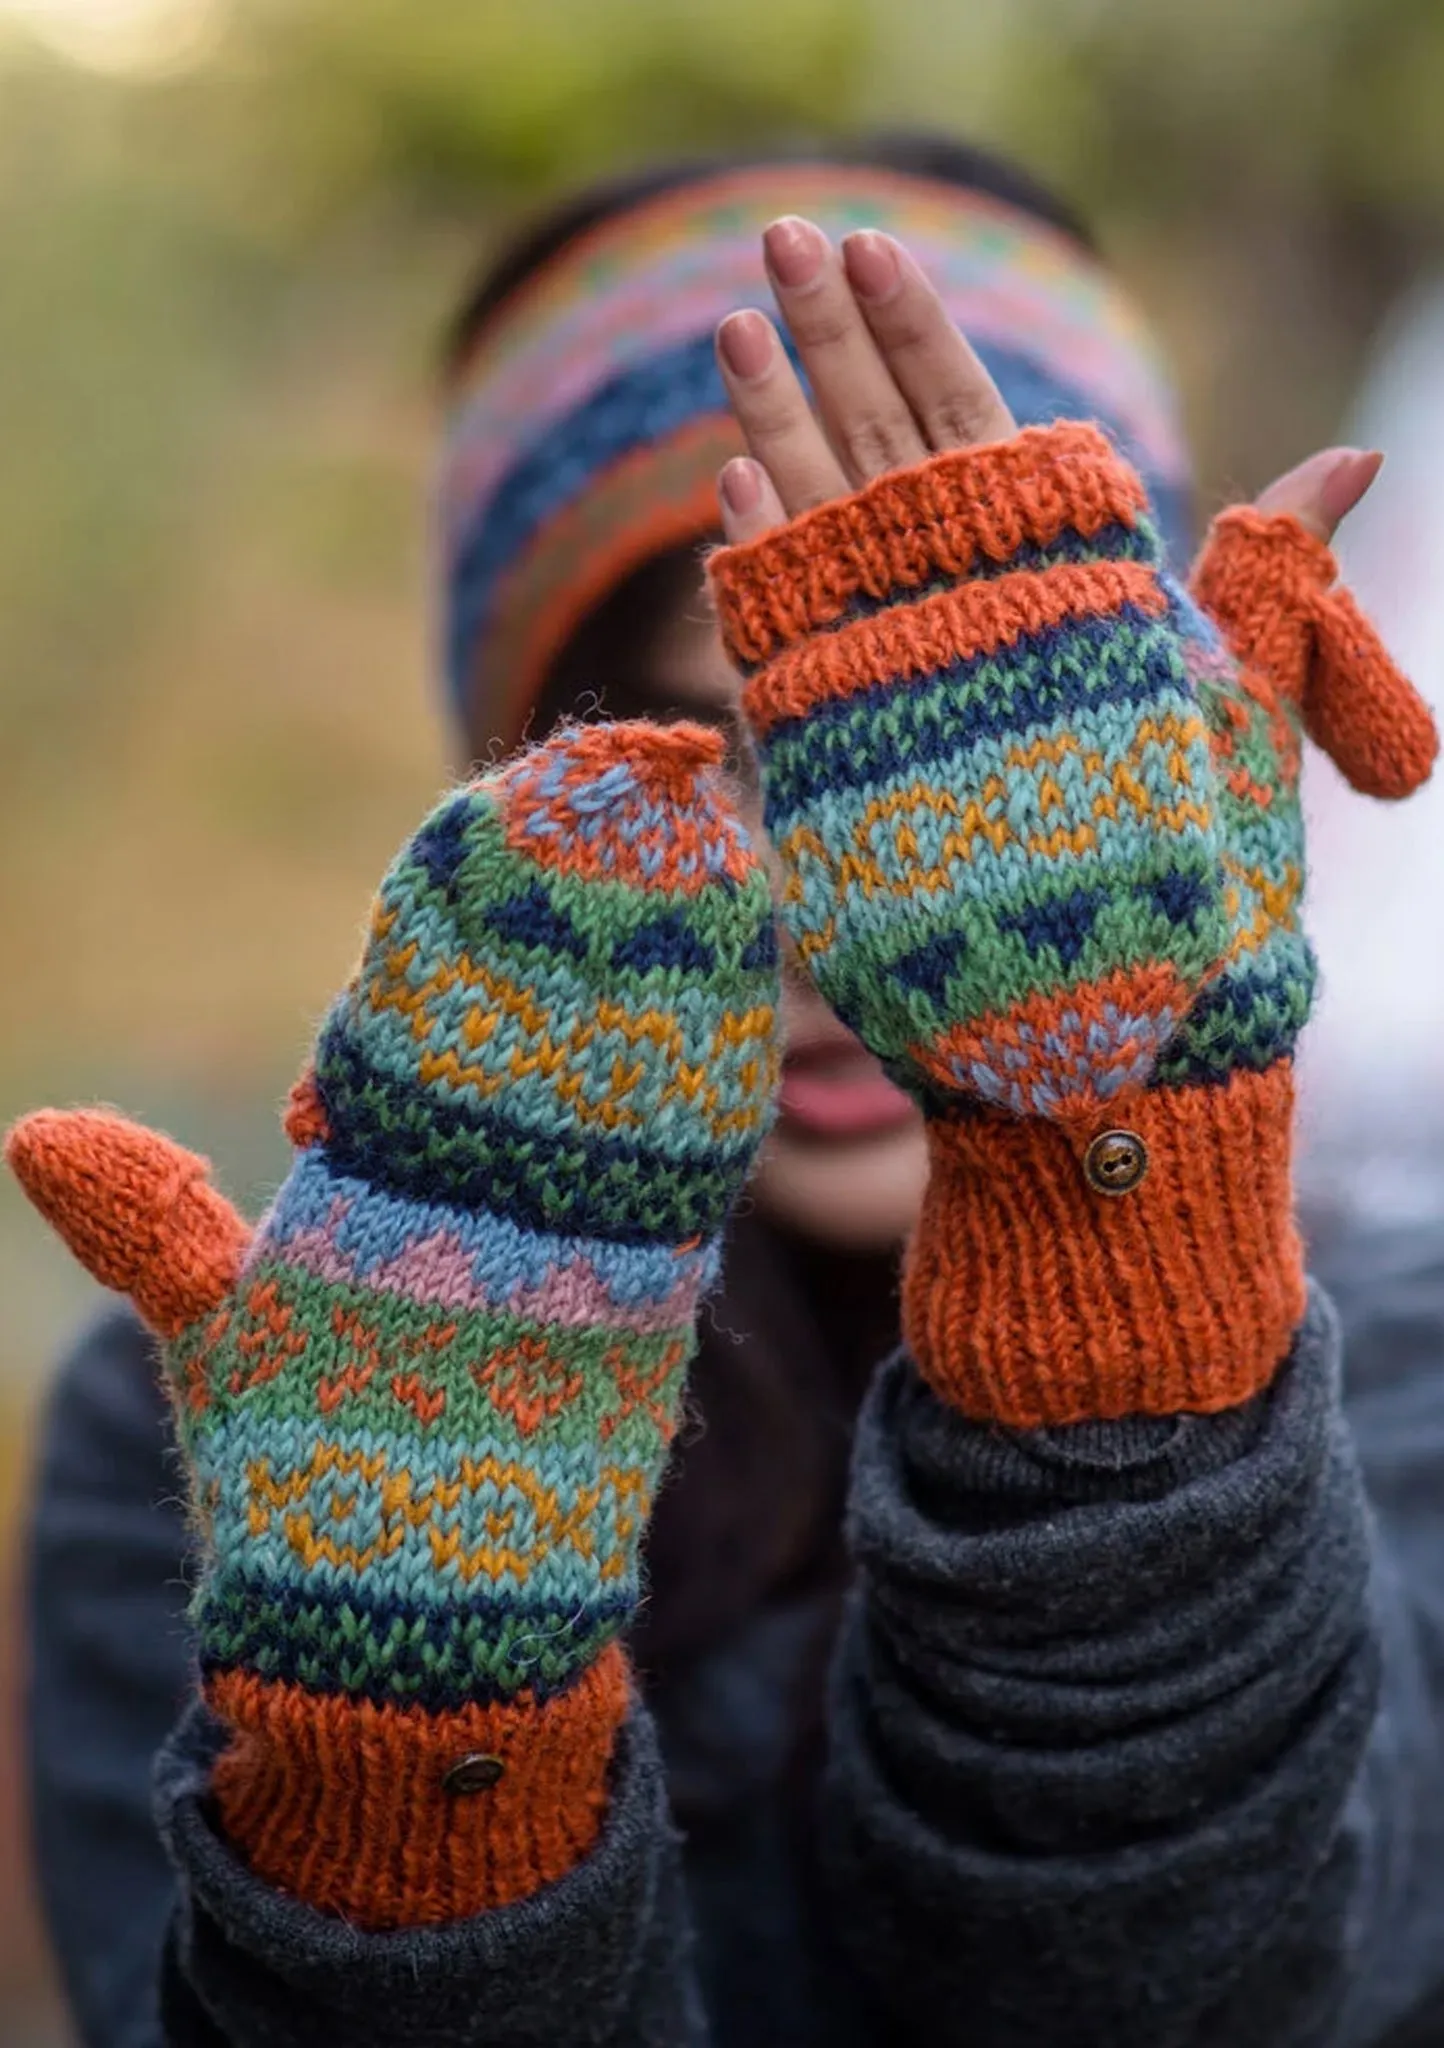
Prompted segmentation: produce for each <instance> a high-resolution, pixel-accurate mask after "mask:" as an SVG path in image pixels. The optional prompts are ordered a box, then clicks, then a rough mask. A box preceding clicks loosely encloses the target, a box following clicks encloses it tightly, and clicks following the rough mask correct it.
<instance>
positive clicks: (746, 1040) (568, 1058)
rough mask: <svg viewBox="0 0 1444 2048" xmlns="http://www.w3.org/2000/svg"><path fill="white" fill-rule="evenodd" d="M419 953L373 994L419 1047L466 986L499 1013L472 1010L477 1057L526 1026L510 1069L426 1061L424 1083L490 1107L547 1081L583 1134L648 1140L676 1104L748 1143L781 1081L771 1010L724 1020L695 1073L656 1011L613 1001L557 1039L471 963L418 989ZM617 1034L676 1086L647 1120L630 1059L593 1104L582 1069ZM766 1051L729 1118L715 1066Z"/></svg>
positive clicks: (526, 1005)
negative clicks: (616, 1133)
mask: <svg viewBox="0 0 1444 2048" xmlns="http://www.w3.org/2000/svg"><path fill="white" fill-rule="evenodd" d="M394 917H395V913H394V912H393V913H389V914H382V915H381V916H378V918H377V920H376V932H377V936H378V937H380V938H383V939H384V937H385V936H386V932H387V930H389V928H390V925H391V923H392V922H394ZM417 950H418V949H417V945H416V943H415V942H414V941H413V942H412V943H411V944H410V945H407V946H403V947H399V948H397V949H395V950H393V951H392V952H389V953H387V954H385V955H384V956H383V961H382V965H381V967H380V969H379V970H378V972H377V973H375V974H374V975H373V976H372V978H371V980H370V981H369V983H368V984H367V986H366V988H365V991H364V993H365V996H366V999H367V1001H368V1002H369V1003H370V1006H371V1008H372V1009H373V1010H375V1011H382V1010H396V1011H398V1012H399V1013H400V1014H401V1015H403V1016H406V1017H409V1018H410V1020H411V1030H412V1035H413V1037H414V1038H415V1039H416V1040H417V1041H418V1043H420V1042H422V1041H424V1040H425V1039H426V1038H427V1037H429V1036H430V1034H431V1032H432V1030H433V1028H434V1025H435V1019H434V1018H433V1017H432V1015H431V1013H430V1011H429V1010H428V1009H427V1007H426V1005H427V1003H428V1001H429V1000H430V999H432V998H433V997H436V996H442V995H446V994H448V993H449V992H450V991H451V990H452V989H453V988H455V987H456V986H458V984H459V985H460V986H461V987H463V988H476V989H480V990H481V992H482V994H483V995H484V996H485V997H486V999H487V1001H488V1003H490V1004H491V1006H492V1007H491V1008H490V1009H489V1010H482V1009H480V1008H476V1009H472V1010H469V1011H468V1012H467V1014H466V1016H465V1018H464V1019H463V1022H462V1036H463V1037H464V1039H465V1041H466V1045H467V1048H468V1050H469V1051H471V1052H473V1053H475V1052H480V1051H481V1049H482V1047H483V1046H485V1045H486V1044H487V1043H488V1042H489V1041H490V1039H491V1038H492V1037H493V1035H494V1034H495V1032H496V1029H497V1026H498V1024H499V1023H500V1022H501V1020H502V1019H503V1018H507V1019H511V1020H514V1021H515V1022H516V1023H518V1024H519V1025H520V1027H521V1029H522V1032H523V1033H524V1034H525V1036H526V1037H527V1038H528V1039H530V1040H531V1041H532V1044H531V1045H530V1046H526V1047H524V1046H515V1047H514V1048H513V1049H512V1051H511V1053H510V1055H509V1056H508V1058H507V1060H506V1062H505V1064H504V1065H503V1066H501V1067H494V1066H493V1067H487V1066H481V1065H478V1064H477V1063H476V1062H475V1061H468V1060H464V1059H462V1058H461V1057H460V1055H459V1054H458V1053H457V1052H456V1050H455V1049H454V1048H453V1047H451V1046H448V1047H447V1048H446V1049H445V1050H444V1051H443V1052H439V1053H438V1052H431V1051H423V1052H422V1053H421V1055H420V1059H419V1062H418V1070H419V1072H420V1075H421V1079H422V1081H423V1082H427V1083H429V1082H432V1081H442V1082H445V1083H446V1084H447V1085H448V1086H450V1087H452V1088H475V1089H476V1090H477V1092H478V1094H480V1095H481V1096H482V1097H483V1098H485V1097H489V1096H492V1095H495V1094H497V1093H498V1092H499V1091H500V1090H501V1089H503V1088H505V1087H507V1086H508V1085H509V1084H510V1083H512V1082H516V1081H521V1080H525V1079H527V1078H528V1077H529V1076H531V1075H534V1074H537V1075H540V1076H542V1078H543V1079H545V1080H548V1081H550V1082H551V1084H552V1087H553V1089H554V1090H555V1091H556V1095H557V1099H558V1101H559V1102H560V1103H562V1104H563V1106H564V1107H565V1108H566V1110H567V1112H568V1114H569V1115H571V1116H572V1117H574V1118H575V1120H576V1121H577V1122H578V1123H579V1124H582V1125H595V1124H600V1125H602V1126H604V1128H606V1129H607V1130H619V1129H620V1130H641V1129H642V1128H644V1126H645V1124H646V1122H647V1121H648V1117H649V1116H655V1115H656V1114H657V1113H658V1112H659V1111H660V1110H663V1109H666V1108H667V1107H668V1106H669V1105H670V1104H672V1103H674V1102H684V1103H686V1104H687V1105H688V1106H689V1107H690V1108H691V1109H693V1110H694V1111H695V1112H697V1113H699V1114H700V1115H701V1117H702V1118H703V1119H704V1120H705V1121H706V1125H707V1128H708V1130H709V1132H710V1133H711V1135H712V1136H713V1137H714V1138H717V1139H722V1138H730V1137H736V1136H739V1135H740V1136H745V1135H746V1134H747V1133H749V1132H751V1131H754V1130H756V1129H757V1128H758V1126H759V1124H760V1122H761V1120H762V1118H763V1115H764V1114H765V1109H766V1105H767V1103H768V1101H769V1100H770V1097H771V1093H772V1087H773V1084H774V1083H775V1081H776V1078H777V1073H776V1069H777V1062H778V1057H779V1054H778V1048H777V1044H776V1015H775V1012H774V1009H773V1007H772V1005H771V1004H770V1003H767V1004H758V1005H756V1006H754V1007H753V1008H752V1009H750V1010H744V1011H742V1012H740V1013H733V1014H730V1015H728V1016H725V1017H723V1018H722V1019H721V1020H720V1021H719V1023H718V1025H717V1027H716V1029H715V1030H714V1032H713V1034H712V1042H711V1045H710V1046H709V1048H708V1056H707V1059H706V1060H705V1061H702V1062H700V1063H691V1062H688V1061H686V1060H684V1059H683V1058H682V1047H683V1039H682V1033H681V1031H680V1029H679V1028H678V1025H677V1021H676V1019H675V1018H674V1017H672V1016H670V1015H669V1014H668V1013H667V1012H665V1011H662V1010H656V1009H646V1010H642V1011H639V1012H637V1013H635V1014H634V1013H633V1012H632V1011H630V1010H627V1009H624V1008H623V1006H622V1005H621V1004H620V1003H615V1002H611V1001H608V1000H607V999H605V998H603V999H602V1000H601V1001H599V1002H598V1004H597V1008H596V1014H595V1016H594V1017H592V1018H584V1019H582V1020H580V1021H579V1022H577V1023H576V1024H574V1025H572V1026H571V1027H570V1029H568V1030H567V1031H566V1032H565V1033H564V1034H562V1035H561V1036H558V1037H554V1036H553V1028H554V1026H555V1024H556V1016H555V1013H554V1012H553V1011H551V1010H549V1009H547V1008H546V1006H545V1005H544V1004H542V1003H539V1002H538V1001H537V1000H536V998H535V997H534V996H532V995H531V994H529V993H528V991H527V990H525V989H522V988H518V987H517V986H516V984H515V983H514V982H512V981H509V980H508V979H507V977H506V976H505V975H502V974H498V973H497V972H496V971H495V970H494V969H492V968H489V967H487V966H485V965H482V964H480V963H478V962H475V961H472V960H470V959H469V958H468V957H467V956H466V955H465V954H462V955H460V956H458V958H457V959H456V960H454V961H442V962H440V963H439V964H438V966H437V967H436V969H435V970H434V972H433V973H431V974H430V975H429V976H428V977H427V979H426V980H425V981H424V982H422V983H421V984H420V986H419V987H416V988H413V987H412V986H411V985H410V984H409V983H408V981H407V980H406V974H407V970H408V969H409V968H410V967H411V966H412V965H413V963H414V961H415V959H416V956H417ZM613 1032H615V1033H616V1034H617V1035H618V1036H619V1037H621V1038H622V1039H624V1040H625V1041H626V1043H627V1044H628V1045H638V1044H644V1043H645V1044H651V1045H653V1046H655V1047H656V1048H657V1050H658V1051H659V1052H660V1053H661V1054H662V1055H663V1057H664V1059H665V1060H666V1061H667V1063H668V1065H669V1068H670V1071H669V1074H668V1078H667V1084H666V1086H665V1087H664V1088H663V1089H662V1091H661V1093H660V1095H659V1096H658V1098H657V1102H656V1105H655V1107H654V1108H653V1109H652V1110H651V1111H649V1112H648V1115H647V1116H644V1115H642V1114H641V1113H640V1112H639V1111H637V1110H635V1109H633V1108H631V1107H629V1106H628V1104H627V1102H626V1101H625V1099H624V1098H625V1097H626V1096H627V1095H629V1094H630V1093H631V1092H632V1090H633V1089H634V1088H635V1087H636V1086H637V1085H638V1083H639V1082H640V1080H641V1078H642V1075H643V1073H644V1071H645V1065H644V1063H643V1062H642V1061H640V1060H639V1061H637V1062H635V1063H634V1064H628V1063H627V1062H626V1061H625V1060H623V1059H622V1058H620V1057H619V1058H617V1059H615V1060H614V1061H613V1062H612V1066H611V1070H610V1072H609V1074H608V1076H607V1093H606V1095H604V1096H603V1098H602V1099H601V1101H599V1102H591V1101H588V1100H587V1098H586V1096H585V1095H584V1094H583V1076H582V1075H581V1074H579V1073H578V1072H577V1071H576V1066H577V1061H578V1059H579V1058H580V1056H581V1055H582V1054H584V1053H585V1052H586V1051H587V1049H588V1048H589V1047H590V1046H591V1045H592V1043H593V1042H594V1040H596V1039H597V1038H599V1037H601V1036H603V1035H605V1034H610V1033H613ZM750 1044H756V1045H757V1046H758V1047H759V1048H760V1053H759V1057H757V1058H753V1059H751V1060H748V1061H745V1062H744V1063H743V1065H742V1067H741V1068H740V1069H739V1071H738V1074H737V1077H736V1081H735V1087H734V1090H732V1091H729V1093H731V1092H736V1091H740V1092H741V1094H742V1097H743V1101H742V1106H741V1107H740V1108H732V1109H726V1110H724V1109H723V1108H722V1106H721V1103H722V1091H721V1089H720V1088H719V1087H718V1086H717V1084H716V1082H715V1081H712V1080H711V1079H710V1078H709V1076H710V1073H711V1069H712V1064H713V1062H715V1061H718V1060H720V1059H721V1058H722V1057H723V1056H724V1055H725V1054H726V1053H727V1052H729V1051H731V1050H732V1049H734V1048H739V1047H745V1046H747V1045H750Z"/></svg>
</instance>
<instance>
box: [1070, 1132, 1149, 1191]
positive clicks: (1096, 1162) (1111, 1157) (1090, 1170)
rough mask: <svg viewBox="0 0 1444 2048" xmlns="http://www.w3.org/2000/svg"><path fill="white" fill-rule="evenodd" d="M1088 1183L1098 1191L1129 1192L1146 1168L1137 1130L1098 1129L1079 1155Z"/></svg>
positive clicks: (1136, 1184)
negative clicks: (1086, 1148)
mask: <svg viewBox="0 0 1444 2048" xmlns="http://www.w3.org/2000/svg"><path fill="white" fill-rule="evenodd" d="M1083 1171H1084V1173H1085V1175H1086V1176H1087V1179H1088V1185H1089V1187H1090V1188H1092V1189H1093V1191H1094V1193H1095V1194H1099V1195H1131V1194H1132V1193H1133V1190H1134V1189H1135V1188H1136V1187H1137V1186H1138V1184H1139V1182H1140V1181H1141V1180H1142V1179H1143V1176H1144V1175H1145V1174H1146V1173H1147V1171H1148V1147H1147V1146H1146V1145H1145V1144H1144V1142H1143V1140H1142V1138H1140V1137H1139V1135H1138V1133H1137V1131H1100V1132H1099V1133H1098V1136H1097V1137H1096V1138H1095V1139H1094V1140H1093V1143H1092V1144H1091V1145H1090V1146H1089V1147H1088V1150H1087V1151H1086V1152H1085V1153H1084V1155H1083Z"/></svg>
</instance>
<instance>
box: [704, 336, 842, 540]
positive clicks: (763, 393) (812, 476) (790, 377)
mask: <svg viewBox="0 0 1444 2048" xmlns="http://www.w3.org/2000/svg"><path fill="white" fill-rule="evenodd" d="M717 361H718V365H719V367H720V369H721V371H722V381H723V383H724V384H725V385H726V387H727V396H728V399H729V400H730V401H731V405H732V410H733V412H734V413H735V414H736V416H737V423H738V425H739V426H740V427H741V429H742V433H743V437H744V438H745V440H746V442H747V446H748V449H749V451H750V453H751V454H752V455H753V457H754V458H755V459H756V460H757V461H758V462H760V463H761V465H762V467H763V469H764V470H765V471H766V473H767V475H768V476H769V477H770V478H771V480H772V484H773V487H774V489H775V491H776V495H777V498H778V500H779V502H780V504H781V506H782V509H783V513H784V516H785V517H786V518H789V519H791V518H795V517H796V515H797V514H798V513H799V512H805V511H807V509H808V507H809V506H812V505H824V504H826V503H827V501H828V499H829V498H840V497H842V496H843V495H844V494H845V493H846V491H847V489H848V481H847V477H846V476H845V475H844V473H843V469H842V465H841V464H840V463H839V462H838V460H837V457H836V456H835V455H834V454H833V452H832V450H831V449H830V448H829V447H828V445H827V438H826V436H825V435H824V433H823V431H822V428H821V427H820V426H819V425H818V423H817V421H816V420H815V419H814V418H813V414H812V408H811V407H810V406H809V405H808V403H807V398H806V395H805V393H804V392H803V389H802V386H801V384H800V383H799V382H798V380H797V372H796V371H795V370H794V369H793V367H792V365H791V363H790V362H789V361H788V360H787V357H786V355H785V353H784V352H783V348H782V344H781V343H780V342H779V340H778V339H777V333H776V330H775V329H774V327H773V325H772V322H771V321H770V320H769V319H767V318H766V316H765V315H764V314H762V313H751V312H748V313H729V314H728V316H727V318H726V319H725V320H724V321H723V322H722V325H721V326H720V327H719V328H718V330H717Z"/></svg>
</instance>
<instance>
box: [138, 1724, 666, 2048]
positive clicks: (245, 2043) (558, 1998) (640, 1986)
mask: <svg viewBox="0 0 1444 2048" xmlns="http://www.w3.org/2000/svg"><path fill="white" fill-rule="evenodd" d="M225 1740H226V1732H225V1730H224V1728H223V1727H222V1726H221V1724H220V1723H219V1722H217V1721H216V1720H215V1719H214V1718H213V1717H212V1716H211V1715H210V1714H209V1713H208V1712H207V1710H206V1709H205V1707H204V1706H203V1705H201V1704H200V1703H197V1704H196V1705H195V1706H194V1707H193V1708H192V1709H191V1710H190V1712H189V1713H188V1714H187V1715H186V1717H185V1718H184V1719H183V1720H182V1722H181V1724H180V1726H179V1727H178V1729H177V1730H176V1732H175V1734H174V1735H173V1736H172V1738H171V1740H170V1741H169V1743H168V1744H167V1746H166V1748H165V1749H164V1751H163V1752H162V1754H161V1758H160V1762H159V1767H158V1771H157V1780H156V1793H157V1811H158V1817H159V1821H160V1828H161V1834H162V1837H163V1839H164V1841H165V1844H166V1847H167V1849H168V1851H169V1853H170V1856H171V1859H172V1861H173V1863H174V1866H175V1869H176V1871H177V1874H178V1876H179V1880H180V1893H179V1904H178V1908H177V1911H176V1914H175V1918H174V1920H173V1923H172V1927H171V1932H170V1937H169V1940H168V1943H167V1948H166V1956H165V1962H164V1966H163V1972H162V1988H161V2009H162V2017H163V2023H164V2038H165V2041H166V2043H167V2048H222V2044H225V2048H249V2044H250V2043H252V2042H256V2043H259V2042H264V2043H265V2044H266V2048H315V2043H317V2042H319V2041H324V2042H326V2043H327V2044H328V2048H408V2044H412V2043H415V2044H422V2043H424V2044H425V2048H471V2044H476V2048H482V2044H485V2048H543V2044H545V2048H691V2044H693V2043H700V2042H702V2041H703V2040H704V2039H705V2037H706V2033H705V2025H704V2021H703V2018H702V2014H701V2007H700V2000H699V1996H698V1992H697V1989H696V1984H695V1980H694V1975H693V1969H692V1956H691V1946H692V1944H691V1933H690V1928H689V1925H688V1920H687V1913H686V1906H685V1899H684V1894H683V1887H682V1878H681V1871H680V1864H679V1859H678V1852H677V1844H676V1840H675V1837H674V1834H673V1831H672V1827H671V1823H670V1821H669V1818H668V1812H667V1803H666V1792H665V1785H664V1781H663V1776H662V1768H661V1763H660V1760H659V1757H658V1753H657V1747H656V1738H655V1734H654V1731H653V1727H652V1723H651V1720H650V1717H649V1716H648V1715H647V1714H646V1713H645V1711H643V1710H642V1709H640V1708H638V1709H636V1710H635V1711H634V1714H633V1717H632V1719H631V1720H630V1722H629V1723H628V1724H627V1726H626V1727H625V1728H624V1730H623V1732H622V1736H621V1739H620V1741H619V1744H618V1747H617V1751H616V1753H615V1759H614V1766H613V1768H614V1781H613V1788H612V1798H611V1803H610V1806H609V1809H608V1815H607V1819H606V1822H605V1824H604V1826H603V1829H602V1833H601V1836H600V1838H599V1840H598V1842H597V1844H596V1846H595V1847H594V1848H593V1850H592V1851H591V1853H590V1854H589V1855H588V1856H587V1857H586V1858H585V1859H584V1861H583V1862H582V1863H580V1864H579V1865H578V1866H577V1867H576V1868H575V1869H574V1870H572V1871H571V1872H569V1873H568V1875H567V1876H566V1877H564V1878H562V1879H561V1880H560V1881H559V1882H558V1883H556V1884H554V1885H551V1886H549V1887H547V1888H546V1889H545V1890H543V1891H541V1892H537V1893H535V1894H533V1895H532V1896H531V1897H529V1898H527V1899H524V1900H521V1901H519V1902H517V1903H516V1904H514V1905H511V1906H506V1907H501V1908H498V1909H496V1910H494V1911H492V1912H489V1913H483V1914H479V1915H477V1916H475V1917H474V1918H472V1919H469V1920H463V1921H456V1922H452V1923H449V1924H447V1925H443V1926H436V1927H427V1928H418V1929H409V1930H405V1931H401V1932H397V1933H389V1934H370V1933H366V1932H364V1931H362V1930H359V1929H357V1928H355V1927H353V1926H351V1925H349V1924H348V1923H346V1922H345V1921H342V1920H338V1919H335V1918H333V1917H330V1916H328V1915H323V1914H321V1913H318V1912H316V1911H314V1910H313V1909H312V1908H311V1907H309V1906H306V1905H304V1904H302V1903H300V1902H299V1901H296V1900H293V1899H290V1898H287V1897H286V1896H285V1895H284V1894H282V1893H280V1892H278V1891H276V1890H274V1889H272V1888H271V1887H269V1886H267V1885H265V1884H263V1883H261V1882H260V1880H259V1879H257V1878H255V1877H254V1876H252V1875H251V1873H250V1872H249V1871H248V1870H247V1869H246V1867H245V1866H244V1864H242V1863H241V1862H240V1861H239V1860H238V1858H237V1857H236V1856H235V1855H234V1853H233V1852H232V1850H231V1849H230V1848H229V1846H228V1845H227V1844H226V1842H225V1841H224V1840H223V1838H222V1837H221V1836H220V1835H219V1834H218V1833H217V1832H216V1829H215V1827H214V1823H213V1818H212V1815H211V1813H210V1810H209V1806H208V1799H207V1792H208V1786H209V1782H210V1776H211V1772H212V1769H213V1767H214V1763H215V1759H216V1756H217V1755H218V1753H219V1752H220V1750H221V1748H222V1747H223V1745H224V1742H225Z"/></svg>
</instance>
